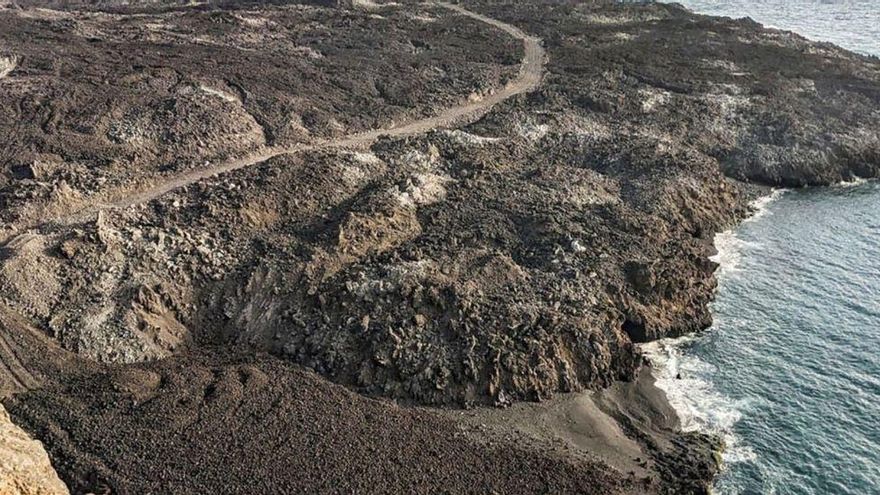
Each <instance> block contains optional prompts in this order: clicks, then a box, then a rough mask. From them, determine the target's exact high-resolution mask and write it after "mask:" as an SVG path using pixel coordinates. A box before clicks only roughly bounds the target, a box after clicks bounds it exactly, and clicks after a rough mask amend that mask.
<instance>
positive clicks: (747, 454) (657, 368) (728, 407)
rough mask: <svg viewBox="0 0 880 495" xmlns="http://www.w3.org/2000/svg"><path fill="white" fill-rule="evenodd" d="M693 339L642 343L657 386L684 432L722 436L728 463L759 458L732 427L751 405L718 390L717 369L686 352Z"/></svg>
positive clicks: (723, 457)
mask: <svg viewBox="0 0 880 495" xmlns="http://www.w3.org/2000/svg"><path fill="white" fill-rule="evenodd" d="M694 339H695V337H693V336H687V337H681V338H678V339H666V340H661V341H657V342H651V343H648V344H642V346H641V349H642V352H643V353H644V354H645V356H647V357H648V359H649V360H650V361H651V364H652V366H653V369H654V378H655V379H656V384H657V386H658V387H659V388H660V389H661V390H663V391H664V392H665V393H666V398H667V400H669V403H670V404H671V405H672V407H673V408H674V409H675V411H676V412H677V413H678V416H679V420H680V421H681V427H682V430H684V431H701V432H705V433H713V434H716V435H719V436H721V438H723V439H724V444H725V450H724V453H723V455H722V459H723V461H724V463H726V464H732V463H737V462H746V461H752V460H754V459H755V458H756V457H757V455H756V454H755V452H754V450H753V449H752V448H751V447H749V446H748V445H745V444H743V443H742V442H741V441H740V440H739V439H738V438H737V437H736V435H734V434H733V427H734V425H736V423H737V422H738V421H739V420H740V419H741V418H742V416H743V410H744V409H745V408H746V407H747V406H748V404H746V403H745V402H742V401H735V400H733V399H731V398H729V397H727V396H725V395H724V394H722V393H721V392H719V391H718V390H717V389H716V388H715V386H714V385H713V384H712V375H713V374H714V372H715V367H714V366H712V365H711V364H709V363H707V362H705V361H702V360H701V359H699V358H697V357H695V356H692V355H689V354H688V352H687V344H688V343H691V342H693V341H694Z"/></svg>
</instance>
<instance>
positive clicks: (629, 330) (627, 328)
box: [623, 319, 648, 344]
mask: <svg viewBox="0 0 880 495" xmlns="http://www.w3.org/2000/svg"><path fill="white" fill-rule="evenodd" d="M623 331H624V332H626V334H627V335H629V339H630V340H632V341H633V342H635V343H636V344H641V343H643V342H647V341H648V332H647V330H646V329H645V324H644V323H639V322H637V321H633V320H630V319H626V320H624V322H623Z"/></svg>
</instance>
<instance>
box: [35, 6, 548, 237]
mask: <svg viewBox="0 0 880 495" xmlns="http://www.w3.org/2000/svg"><path fill="white" fill-rule="evenodd" d="M437 5H439V6H441V7H443V8H446V9H448V10H450V11H452V12H455V13H458V14H460V15H464V16H467V17H470V18H472V19H476V20H478V21H480V22H483V23H486V24H488V25H490V26H492V27H494V28H497V29H499V30H501V31H503V32H504V33H506V34H508V35H509V36H511V37H513V38H516V39H518V40H520V41H522V43H523V47H524V55H523V59H522V62H521V65H520V70H519V74H518V75H517V77H516V79H514V80H513V81H511V82H510V83H508V84H507V85H506V86H505V87H504V88H502V89H500V90H499V91H497V92H495V93H493V94H491V95H488V96H486V97H484V98H482V99H480V100H478V101H469V102H467V103H464V104H462V105H458V106H454V107H450V108H447V109H446V110H444V111H442V112H440V113H439V114H437V115H435V116H433V117H428V118H425V119H419V120H414V121H410V122H405V123H402V124H400V125H397V126H394V127H390V128H383V129H374V130H371V131H367V132H363V133H358V134H352V135H348V136H344V137H341V138H337V139H331V140H324V141H320V142H317V143H311V144H307V145H294V146H279V147H271V148H265V149H262V150H259V151H257V152H255V153H253V154H251V155H248V156H244V157H240V158H236V159H233V160H229V161H226V162H223V163H218V164H216V165H211V166H207V167H204V168H200V169H196V170H191V171H187V172H184V173H181V174H178V175H175V176H172V177H167V178H164V179H163V180H161V182H157V183H154V184H152V185H150V186H148V187H145V188H143V189H140V190H134V191H133V190H130V189H127V190H125V191H118V192H111V193H108V195H107V196H106V197H107V198H108V199H107V200H105V201H103V202H101V203H98V204H89V205H86V206H84V207H83V208H81V209H78V210H76V211H74V212H72V213H69V214H66V215H64V216H62V217H58V218H54V219H44V222H43V224H44V225H45V224H55V225H70V224H75V223H80V222H83V221H88V220H89V219H90V218H93V217H94V216H95V215H96V214H97V212H98V211H100V210H106V209H114V208H126V207H129V206H132V205H137V204H142V203H146V202H148V201H151V200H153V199H155V198H157V197H160V196H162V195H164V194H166V193H168V192H170V191H173V190H176V189H180V188H182V187H186V186H188V185H190V184H193V183H196V182H199V181H201V180H204V179H207V178H210V177H214V176H218V175H221V174H225V173H228V172H232V171H234V170H239V169H243V168H247V167H250V166H253V165H256V164H258V163H262V162H265V161H266V160H269V159H271V158H274V157H277V156H281V155H288V154H294V153H301V152H306V151H315V150H321V149H339V148H361V147H366V146H369V145H370V144H372V143H373V142H374V141H376V140H377V139H379V137H381V136H389V137H406V136H412V135H417V134H423V133H425V132H429V131H432V130H436V129H443V128H450V127H455V126H460V125H462V124H465V123H468V122H472V121H474V120H476V119H478V118H480V117H481V116H482V115H484V114H485V113H486V112H488V111H489V110H490V109H491V108H492V107H493V106H495V105H497V104H499V103H501V102H503V101H504V100H507V99H509V98H511V97H513V96H516V95H519V94H523V93H527V92H529V91H532V90H534V89H535V88H537V87H538V86H539V85H540V84H541V79H542V78H543V75H544V61H545V58H546V53H545V51H544V48H543V47H542V45H541V40H540V39H539V38H536V37H534V36H530V35H528V34H526V33H525V32H523V31H522V30H521V29H519V28H517V27H515V26H511V25H510V24H505V23H503V22H501V21H498V20H495V19H492V18H489V17H486V16H483V15H480V14H477V13H474V12H471V11H469V10H467V9H465V8H463V7H460V6H458V5H452V4H449V3H445V2H440V3H438V4H437ZM34 227H37V226H32V227H30V228H34Z"/></svg>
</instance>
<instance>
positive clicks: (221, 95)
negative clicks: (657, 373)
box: [0, 0, 880, 493]
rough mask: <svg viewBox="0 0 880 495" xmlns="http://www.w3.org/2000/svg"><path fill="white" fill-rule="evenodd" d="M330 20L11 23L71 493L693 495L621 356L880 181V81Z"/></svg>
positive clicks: (24, 226) (494, 12) (113, 14)
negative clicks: (832, 191)
mask: <svg viewBox="0 0 880 495" xmlns="http://www.w3.org/2000/svg"><path fill="white" fill-rule="evenodd" d="M317 3H319V2H313V3H312V4H308V3H301V4H287V5H266V4H258V3H253V4H250V3H248V4H241V5H237V6H230V5H219V4H214V5H212V4H206V5H201V6H195V7H188V8H178V7H177V6H175V5H173V4H169V5H164V6H148V5H144V4H133V5H126V4H119V3H113V2H110V3H107V4H95V5H87V4H81V5H73V6H70V5H69V6H68V7H67V8H65V9H60V10H49V9H46V8H39V7H56V8H57V7H58V6H56V5H51V4H48V3H45V4H44V3H40V2H34V1H28V2H23V3H22V2H20V3H19V4H18V6H17V7H8V8H6V9H2V10H0V28H2V29H0V64H4V65H0V74H2V76H0V99H2V100H4V101H3V103H2V105H0V127H2V128H3V129H4V130H6V131H8V132H6V133H4V134H3V135H2V136H0V140H3V144H4V149H7V150H11V152H10V153H7V154H5V155H2V156H0V168H2V169H3V171H4V174H3V176H2V177H3V178H2V179H0V205H2V207H3V209H2V211H0V222H2V224H0V231H2V232H3V233H4V234H3V237H4V238H5V239H7V241H6V242H5V244H4V246H3V248H2V256H0V258H2V269H0V295H2V298H3V301H2V304H3V308H4V309H3V312H4V314H6V313H8V315H7V317H6V318H3V321H2V323H3V324H2V325H0V335H2V339H3V340H2V342H0V344H3V343H5V345H2V346H0V357H2V359H3V363H4V364H5V365H6V366H5V368H0V396H2V397H5V398H4V400H3V404H4V405H5V406H6V408H7V409H8V410H9V412H10V415H11V417H12V418H13V420H14V421H15V423H16V424H18V425H20V426H22V427H24V428H25V429H26V430H27V431H28V432H30V433H31V434H32V435H34V436H35V437H36V438H37V439H39V440H41V441H43V442H44V443H45V445H46V448H47V450H48V452H49V455H50V457H51V459H52V462H53V465H54V466H55V468H56V470H58V472H59V474H60V475H61V478H62V479H63V480H64V481H65V482H66V483H67V484H68V486H69V487H70V489H71V490H72V491H74V492H76V493H80V492H82V493H86V492H89V491H92V492H95V493H99V492H101V491H109V492H111V493H143V492H169V491H171V492H177V493H197V492H205V491H212V492H217V493H240V492H245V491H253V489H254V487H257V488H259V489H265V490H289V491H304V490H307V491H310V492H340V491H363V490H369V491H376V492H400V491H407V492H436V491H438V490H443V491H448V492H483V493H484V492H487V491H491V490H495V491H499V492H504V493H519V492H522V493H534V492H536V491H549V492H555V493H563V492H571V493H575V492H577V493H705V492H706V491H707V490H708V489H709V488H708V487H709V485H710V483H711V479H712V477H713V476H714V473H715V471H716V470H717V468H718V464H717V455H716V450H717V448H718V444H717V441H716V440H713V439H710V438H708V437H705V436H702V435H696V434H682V433H680V432H679V431H678V425H677V422H676V421H675V420H674V418H671V417H670V416H671V415H674V414H672V413H671V412H670V411H671V409H670V408H669V406H668V404H666V403H665V400H663V399H662V393H659V392H658V391H657V389H656V388H654V387H653V385H652V382H651V379H650V378H649V377H646V376H645V374H646V373H647V370H646V369H645V366H643V358H642V356H641V355H640V353H639V352H638V350H637V348H636V345H635V344H637V343H640V342H646V341H651V340H656V339H659V338H664V337H671V336H677V335H682V334H685V333H690V332H695V331H699V330H701V329H704V328H706V327H708V326H709V324H710V323H711V315H710V314H709V311H708V303H709V302H710V301H711V298H712V296H713V291H714V288H715V279H714V271H715V268H716V265H715V264H714V263H712V262H710V261H709V260H708V257H709V256H710V255H711V254H712V250H713V248H712V237H713V235H714V233H715V232H718V231H722V230H725V228H727V227H730V226H731V225H734V224H735V223H736V222H737V221H738V220H740V219H742V218H744V217H745V216H746V215H747V214H748V213H749V207H748V202H749V200H750V199H751V198H752V197H753V196H754V195H755V194H756V191H760V190H761V188H762V187H767V186H785V187H791V186H806V185H821V184H829V183H835V182H839V181H841V180H848V179H851V178H853V177H877V176H878V175H880V134H878V132H880V131H878V129H880V112H878V107H880V61H878V60H877V59H876V58H868V57H863V56H860V55H856V54H853V53H850V52H847V51H845V50H842V49H840V48H837V47H835V46H833V45H829V44H824V43H816V42H811V41H808V40H806V39H804V38H801V37H799V36H797V35H795V34H792V33H787V32H783V31H778V30H772V29H764V28H763V27H761V26H759V25H758V24H756V23H754V22H752V21H749V20H732V19H719V18H710V17H705V16H700V15H696V14H693V13H690V12H688V11H686V10H685V9H683V8H682V7H680V6H676V5H665V4H619V3H616V2H594V3H575V2H549V1H540V2H528V3H517V4H512V5H496V4H495V3H494V2H482V1H477V0H474V1H466V2H460V4H459V5H460V7H461V8H464V9H467V10H465V11H462V10H461V9H460V8H459V9H458V10H455V9H452V10H450V8H449V7H448V6H443V5H434V4H421V3H419V4H417V3H411V2H402V3H400V4H388V5H381V4H373V3H372V2H354V4H353V5H317ZM324 3H325V4H326V3H327V2H324ZM132 9H133V10H132ZM168 9H171V10H170V11H169V10H168ZM132 12H137V15H132ZM463 12H464V13H463ZM468 13H473V15H470V14H468ZM499 27H500V28H503V29H501V30H500V31H499V29H500V28H499ZM520 32H521V33H524V34H523V36H524V37H528V38H523V39H526V43H523V39H517V36H511V33H512V34H513V35H517V34H518V33H520ZM377 33H382V34H381V36H380V35H378V34H377ZM532 38H534V39H538V40H540V43H541V53H540V55H541V58H542V61H541V68H542V70H543V74H542V76H541V77H540V81H533V83H534V84H532V83H530V84H529V85H528V90H529V91H528V92H523V93H522V94H520V93H518V92H514V91H510V88H511V85H512V84H515V83H516V81H517V80H518V79H517V78H518V77H519V78H522V75H523V72H524V69H523V68H522V67H525V66H529V65H530V66H532V67H534V66H535V64H537V60H535V56H536V55H537V54H538V52H537V51H536V50H535V49H534V47H531V48H530V45H529V44H528V42H527V40H528V39H532ZM30 39H34V40H37V41H36V42H32V43H30V42H26V41H25V40H30ZM524 61H525V62H524ZM4 67H5V68H4ZM111 79H112V81H111ZM499 94H501V95H504V96H505V97H504V98H500V97H498V96H497V95H499ZM462 101H465V102H470V103H464V104H463V103H461V102H462ZM480 101H490V102H491V103H492V105H491V107H490V108H487V109H486V110H485V112H481V113H480V115H476V116H474V118H471V119H468V120H467V121H465V122H460V121H458V120H456V121H455V122H454V123H451V122H449V123H447V125H431V126H427V125H426V126H424V127H426V128H425V129H422V128H421V127H422V126H420V125H418V122H420V121H419V120H418V119H430V118H431V116H432V115H443V114H444V112H448V111H449V110H448V109H449V108H451V107H454V106H455V105H473V106H474V107H475V108H477V107H479V106H480V105H479V104H475V103H474V102H480ZM468 108H470V107H468ZM413 121H415V122H416V125H412V127H413V128H415V129H418V130H420V131H421V130H424V131H426V132H424V133H395V129H397V128H398V126H404V128H405V127H406V126H407V125H408V124H407V123H408V122H413ZM382 129H385V130H386V132H384V134H386V135H385V136H379V134H382V132H378V131H377V132H376V139H375V140H374V139H372V138H371V139H370V140H366V139H361V140H351V139H349V138H348V137H347V136H358V135H363V133H365V132H366V133H368V134H369V133H370V132H372V131H375V130H382ZM334 140H336V141H341V142H345V143H350V145H348V146H336V147H334V146H326V145H325V143H328V142H334ZM278 147H281V148H283V149H285V150H288V149H291V150H296V152H284V153H266V154H265V156H263V155H259V154H260V153H262V152H264V151H265V150H266V149H276V148H278ZM254 153H256V154H258V155H259V156H263V158H261V159H259V160H253V161H252V162H247V163H246V166H244V165H243V166H239V167H227V172H226V173H223V174H220V175H214V174H200V172H199V170H200V167H208V166H211V165H212V164H218V163H219V164H223V163H227V162H229V163H234V162H235V161H236V160H238V159H239V157H241V156H244V155H253V154H254ZM187 176H193V177H196V178H197V179H198V180H195V179H194V180H191V181H189V180H178V179H179V178H180V177H187ZM156 184H171V185H173V187H165V188H162V189H161V191H160V192H161V194H152V193H149V194H148V192H149V191H155V190H156ZM108 198H123V199H124V198H132V199H131V200H129V201H127V202H126V203H125V206H124V207H119V206H114V205H118V204H119V203H118V201H117V202H116V203H114V202H113V201H110V200H108ZM138 198H144V200H143V201H140V200H138ZM114 201H116V200H114ZM73 211H84V212H87V213H88V214H86V215H79V216H74V217H70V216H69V215H68V213H69V212H73ZM92 213H93V214H92ZM60 218H69V219H68V220H65V221H57V220H55V221H46V220H47V219H60ZM578 393H580V394H581V395H577V394H578ZM570 394H575V395H570ZM560 396H561V398H560ZM523 401H527V402H532V401H538V402H541V404H538V405H537V406H534V407H533V406H532V405H530V404H524V403H523ZM491 406H496V407H507V406H511V407H510V409H504V410H494V409H492V408H491ZM431 407H435V408H436V407H439V408H442V409H440V410H438V409H432V408H431ZM462 408H464V409H465V410H466V411H467V412H465V413H464V414H463V415H462V413H461V411H462ZM472 408H473V409H472ZM298 418H299V419H298ZM560 418H563V419H564V418H567V419H566V420H564V421H563V419H560ZM572 422H573V424H575V425H580V426H578V427H572V426H571V423H572ZM535 425H543V426H540V427H536V426H535ZM484 426H485V428H484ZM229 435H232V437H231V438H232V439H233V440H232V441H233V443H234V444H235V448H230V449H228V450H227V451H225V452H217V450H216V449H215V446H216V445H217V444H218V443H223V442H224V440H225V439H227V438H230V437H229ZM181 438H183V439H185V440H183V441H181V440H179V439H181ZM426 445H428V446H430V447H426ZM274 451H277V452H280V454H279V455H278V456H277V457H273V454H272V453H273V452H274ZM456 455H459V456H461V457H462V459H465V460H464V461H463V462H458V461H455V456H456ZM245 459H248V461H247V462H245ZM253 459H258V460H259V462H256V463H252V462H251V461H252V460H253ZM487 459H488V460H492V461H495V464H494V467H491V468H490V465H488V464H486V462H488V461H487ZM322 463H323V464H322ZM244 464H248V465H244ZM322 465H325V466H327V465H329V466H333V469H331V470H329V471H332V473H333V474H332V475H328V474H327V473H326V472H324V471H322ZM289 466H297V469H296V470H293V472H292V471H291V470H289V469H287V467H289ZM318 474H322V476H324V477H323V478H321V477H320V476H318Z"/></svg>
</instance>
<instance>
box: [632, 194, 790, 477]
mask: <svg viewBox="0 0 880 495" xmlns="http://www.w3.org/2000/svg"><path fill="white" fill-rule="evenodd" d="M788 191H789V190H788V189H784V188H774V189H771V190H770V191H769V193H766V194H764V195H761V196H758V197H757V198H755V199H753V200H752V201H751V202H750V204H749V206H750V207H751V208H752V209H753V213H752V214H751V215H749V216H748V217H746V218H744V219H743V220H742V221H741V222H739V223H738V224H737V225H735V226H734V227H732V228H730V229H728V230H725V231H722V232H718V233H716V234H715V237H714V242H713V246H714V248H715V254H714V255H713V256H711V257H710V258H709V259H710V260H711V261H712V262H714V263H716V264H717V268H716V271H715V276H716V278H717V279H718V288H716V295H717V290H720V288H721V285H722V283H723V280H724V278H727V277H732V276H735V275H734V274H735V273H736V271H737V265H738V263H739V261H740V256H741V250H742V248H743V244H744V242H745V241H743V240H741V239H739V238H738V237H737V235H736V231H737V229H739V228H740V227H741V226H742V225H743V224H745V223H748V222H754V221H757V220H759V219H761V218H763V217H764V216H766V215H768V214H770V213H771V211H770V207H771V205H772V204H773V203H774V202H775V201H776V200H778V199H779V198H780V197H781V196H782V195H783V194H785V193H786V192H788ZM711 306H712V305H711V303H710V308H711ZM710 311H711V309H710ZM704 331H711V327H709V328H707V329H706V330H704ZM701 336H702V334H701V332H697V333H692V334H688V335H684V336H681V337H675V338H671V339H660V340H656V341H653V342H648V343H645V344H641V345H640V350H641V351H642V352H643V354H644V356H645V358H646V359H647V360H648V361H649V362H650V363H651V365H652V366H651V369H652V371H653V379H654V383H655V385H656V387H657V388H658V389H660V390H662V391H663V394H664V396H665V397H666V400H667V401H668V403H669V406H670V408H671V409H672V410H673V411H675V414H676V415H677V416H678V418H679V422H680V427H681V430H682V431H683V432H700V433H703V434H708V435H715V436H718V437H720V438H722V439H723V443H724V448H723V451H722V452H720V454H721V460H722V464H721V465H720V466H719V474H720V472H722V471H723V470H724V467H725V465H728V464H732V463H737V462H744V461H751V460H754V459H755V455H756V454H755V453H754V451H753V450H752V449H751V448H750V447H749V446H748V445H743V444H742V442H741V440H740V439H738V438H737V437H736V436H735V435H734V434H733V432H732V429H733V427H734V425H735V424H736V423H737V422H738V421H739V420H740V419H741V418H742V412H741V410H740V409H741V407H740V404H737V403H736V402H733V401H732V400H731V399H730V398H727V397H725V396H723V395H722V394H721V393H719V392H718V391H716V390H715V388H714V386H713V383H712V382H711V381H708V380H705V379H702V378H700V375H701V374H705V373H706V372H711V367H712V365H711V363H705V362H703V361H700V360H698V359H694V358H690V357H688V356H687V354H686V353H687V347H688V345H689V344H691V343H693V342H695V341H696V340H698V339H700V338H701ZM713 483H714V480H713Z"/></svg>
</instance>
